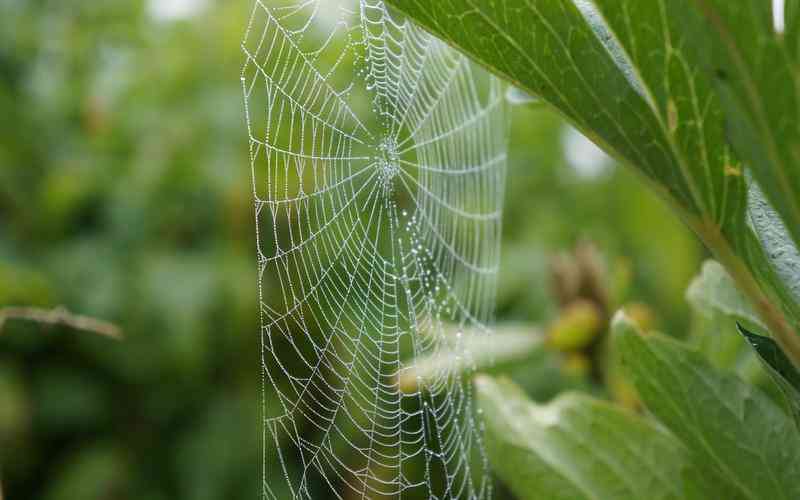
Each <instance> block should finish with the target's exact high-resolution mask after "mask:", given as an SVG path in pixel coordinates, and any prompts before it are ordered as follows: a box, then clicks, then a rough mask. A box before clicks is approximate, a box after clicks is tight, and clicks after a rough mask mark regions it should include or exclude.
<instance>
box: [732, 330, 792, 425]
mask: <svg viewBox="0 0 800 500" xmlns="http://www.w3.org/2000/svg"><path fill="white" fill-rule="evenodd" d="M738 326H739V332H741V334H742V335H744V338H745V339H747V342H748V343H749V344H750V345H751V346H752V347H753V349H754V350H755V352H756V353H757V354H758V358H759V359H760V360H761V363H762V364H763V365H764V368H765V369H766V370H767V372H768V373H769V374H770V376H771V377H772V379H773V380H774V381H775V383H776V384H777V385H778V387H780V389H781V392H783V394H784V396H786V401H787V403H788V404H789V408H790V409H791V411H792V415H793V416H794V419H795V423H796V424H798V429H800V373H798V371H797V367H795V366H794V365H793V364H792V362H791V361H790V360H789V358H788V357H786V354H784V352H783V351H782V350H781V348H780V346H779V345H778V344H776V343H775V341H774V340H772V339H771V338H769V337H764V336H762V335H757V334H755V333H753V332H751V331H748V330H747V329H746V328H744V327H743V326H742V325H738Z"/></svg>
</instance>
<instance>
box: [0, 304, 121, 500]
mask: <svg viewBox="0 0 800 500" xmlns="http://www.w3.org/2000/svg"><path fill="white" fill-rule="evenodd" d="M8 320H21V321H33V322H35V323H42V324H45V325H54V326H55V325H63V326H66V327H69V328H72V329H75V330H81V331H84V332H91V333H96V334H98V335H102V336H104V337H109V338H112V339H115V340H120V339H122V336H123V335H122V329H121V328H119V327H118V326H117V325H115V324H113V323H109V322H107V321H103V320H99V319H96V318H91V317H89V316H82V315H80V314H73V313H71V312H69V311H68V310H67V309H66V308H64V307H56V308H55V309H40V308H38V307H4V308H0V334H2V333H3V326H4V325H5V323H6V321H8ZM0 500H3V496H2V491H0Z"/></svg>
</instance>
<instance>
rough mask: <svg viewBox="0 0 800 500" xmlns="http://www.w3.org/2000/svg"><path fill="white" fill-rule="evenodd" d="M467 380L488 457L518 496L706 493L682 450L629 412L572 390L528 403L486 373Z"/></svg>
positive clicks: (658, 499) (659, 498)
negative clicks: (545, 400)
mask: <svg viewBox="0 0 800 500" xmlns="http://www.w3.org/2000/svg"><path fill="white" fill-rule="evenodd" d="M475 385H476V388H477V397H478V404H479V408H480V409H481V410H482V412H483V415H484V417H485V422H486V426H487V437H486V439H487V448H488V450H489V459H490V462H491V463H492V465H493V467H494V470H495V471H496V472H497V474H498V475H499V476H500V478H501V479H502V480H503V481H504V482H505V483H506V484H507V485H508V486H509V487H510V488H511V490H512V491H513V492H514V494H515V495H516V497H517V498H519V499H520V500H541V499H542V498H547V499H550V500H568V499H569V500H575V499H622V498H625V499H632V500H637V499H641V500H644V499H647V500H665V499H676V500H677V499H692V498H696V499H700V498H709V497H708V496H706V495H707V494H708V492H710V491H711V490H710V489H709V488H708V486H709V484H710V483H707V482H706V481H708V478H707V477H704V476H703V475H702V474H699V473H698V470H697V468H696V467H695V466H694V465H693V464H692V463H691V458H690V455H689V452H688V451H687V450H686V449H685V448H684V447H683V446H682V445H681V444H680V443H679V442H678V441H677V440H676V439H675V438H674V437H673V436H672V435H670V434H669V433H667V432H665V431H664V430H662V429H661V428H659V427H657V426H655V425H653V424H652V423H650V422H648V421H647V420H645V419H643V418H641V417H638V416H636V415H635V414H633V413H629V412H628V411H626V410H623V409H621V408H618V407H615V406H613V405H611V404H609V403H605V402H602V401H598V400H595V399H592V398H590V397H588V396H584V395H579V394H574V393H572V394H566V395H563V396H560V397H559V398H558V399H556V400H555V401H554V402H552V403H550V404H548V405H543V406H540V405H536V404H534V403H532V402H531V401H530V400H529V399H528V398H527V396H526V395H525V394H524V393H523V392H522V391H521V390H519V388H518V387H517V386H515V385H514V384H512V383H510V382H508V381H503V380H496V379H493V378H491V377H487V376H481V377H479V378H477V379H476V381H475Z"/></svg>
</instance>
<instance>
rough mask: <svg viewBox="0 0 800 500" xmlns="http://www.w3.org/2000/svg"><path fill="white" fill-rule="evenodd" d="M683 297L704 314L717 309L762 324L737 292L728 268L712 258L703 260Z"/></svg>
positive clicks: (709, 314)
mask: <svg viewBox="0 0 800 500" xmlns="http://www.w3.org/2000/svg"><path fill="white" fill-rule="evenodd" d="M686 299H687V300H688V301H689V303H690V304H691V305H692V307H694V308H695V309H697V310H698V311H699V312H701V313H703V314H705V315H706V316H711V315H713V313H714V312H715V311H716V312H720V313H722V314H724V315H726V316H731V317H733V318H736V319H739V320H744V321H746V322H748V323H752V324H755V325H758V326H761V327H762V328H763V327H764V325H763V323H762V322H761V320H760V319H759V318H758V316H757V315H756V312H755V311H754V310H753V308H752V306H751V305H750V303H749V302H748V301H747V297H745V296H744V295H742V293H741V292H739V290H738V289H737V288H736V283H734V281H733V279H732V278H731V277H730V275H729V274H728V273H727V271H725V269H724V268H723V267H722V266H721V265H720V264H719V263H717V262H715V261H713V260H707V261H706V262H704V263H703V269H702V271H701V273H700V276H698V277H697V278H695V279H694V280H693V281H692V283H691V284H690V285H689V288H688V289H687V290H686Z"/></svg>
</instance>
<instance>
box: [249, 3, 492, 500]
mask: <svg viewBox="0 0 800 500" xmlns="http://www.w3.org/2000/svg"><path fill="white" fill-rule="evenodd" d="M242 47H243V50H244V53H245V56H246V63H245V66H244V70H243V73H242V86H243V90H244V96H245V110H246V115H247V126H248V131H249V135H250V157H251V167H252V179H253V191H254V199H255V213H256V232H257V245H258V259H259V294H260V304H261V324H262V326H261V349H262V375H263V378H264V384H263V385H264V408H263V413H264V436H263V442H264V472H263V474H264V476H263V497H264V498H267V499H270V500H284V499H286V498H293V499H314V500H319V499H323V498H325V499H327V498H336V499H341V500H350V499H366V498H371V499H383V498H401V497H402V498H409V499H412V498H430V499H434V498H435V499H451V498H452V499H455V498H458V499H486V498H490V497H491V482H490V480H489V477H488V464H487V460H486V457H485V455H484V452H483V448H482V444H481V434H482V432H481V420H480V416H479V415H478V414H477V412H476V410H475V409H474V407H473V401H472V395H471V392H470V391H471V389H470V386H469V384H468V378H469V375H470V373H469V371H467V372H465V371H464V369H463V366H465V365H466V366H469V359H470V353H469V352H468V349H467V348H466V347H465V346H466V345H467V344H468V343H467V342H464V338H465V337H466V336H468V335H486V334H488V326H487V325H490V324H491V323H492V321H493V315H494V312H493V308H494V302H495V288H496V278H497V266H498V259H499V251H500V248H499V244H500V229H501V209H502V195H503V190H504V178H505V161H506V140H505V136H506V128H507V127H506V120H505V117H504V113H503V92H502V89H501V88H500V84H499V83H498V82H497V81H496V80H495V79H493V78H492V77H490V76H488V75H487V74H486V73H484V72H483V71H482V70H479V69H478V68H476V67H475V66H473V65H472V64H471V63H470V62H469V61H468V60H467V59H465V58H464V57H463V56H461V55H460V54H458V53H457V52H455V51H453V50H452V49H450V48H448V47H447V46H446V45H444V44H443V43H442V42H440V41H438V40H437V39H435V38H433V37H431V36H430V35H428V34H427V33H425V32H424V31H422V30H421V29H420V28H418V27H416V26H415V25H413V24H412V23H410V22H406V21H405V20H403V19H401V18H400V17H398V16H397V15H395V14H394V13H391V12H389V11H388V10H387V8H386V7H385V6H384V4H383V3H382V2H381V1H377V0H361V1H360V2H353V3H350V2H345V1H343V0H339V1H332V0H305V1H301V0H295V1H283V2H279V1H269V2H266V1H265V0H257V1H256V2H255V6H254V8H253V12H252V17H251V20H250V24H249V27H248V29H247V34H246V37H245V41H244V43H243V45H242ZM453 352H455V353H456V357H457V358H460V359H459V363H455V364H451V365H444V366H442V367H441V369H440V370H438V371H437V372H436V373H435V375H433V376H426V377H425V379H424V380H423V379H422V378H418V384H416V386H415V387H412V388H407V387H405V386H403V387H401V384H399V382H398V381H399V380H400V378H401V377H402V376H403V375H404V374H405V375H406V376H407V375H408V374H409V373H413V370H414V359H420V358H424V357H427V358H429V359H430V358H431V357H435V356H437V355H441V354H442V353H450V354H452V353H453ZM462 356H463V358H461V357H462ZM443 357H444V356H443Z"/></svg>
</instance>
